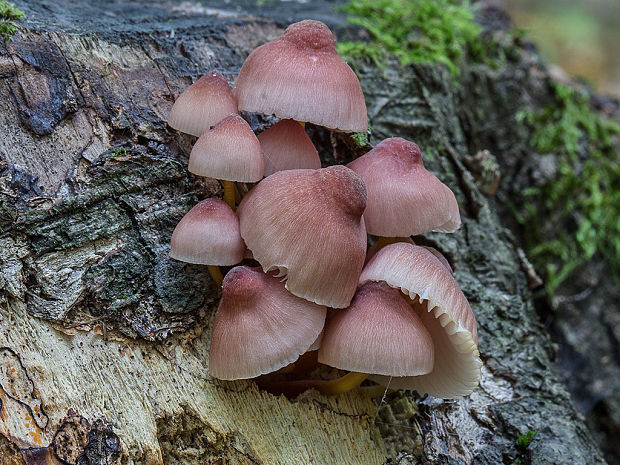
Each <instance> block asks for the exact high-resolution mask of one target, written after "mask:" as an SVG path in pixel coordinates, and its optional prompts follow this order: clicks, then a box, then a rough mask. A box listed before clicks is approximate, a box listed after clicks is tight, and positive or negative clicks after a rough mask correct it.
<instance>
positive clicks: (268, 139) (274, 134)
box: [258, 119, 321, 176]
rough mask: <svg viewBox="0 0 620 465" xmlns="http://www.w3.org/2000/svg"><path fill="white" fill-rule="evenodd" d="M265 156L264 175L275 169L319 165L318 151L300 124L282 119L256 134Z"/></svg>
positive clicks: (317, 166)
mask: <svg viewBox="0 0 620 465" xmlns="http://www.w3.org/2000/svg"><path fill="white" fill-rule="evenodd" d="M258 140H259V141H260V145H261V147H262V149H263V154H264V156H265V176H269V175H271V174H273V173H275V172H276V171H284V170H294V169H298V168H300V169H305V168H307V169H313V170H318V169H319V168H320V167H321V159H320V158H319V152H318V151H317V150H316V148H315V147H314V145H313V144H312V141H311V140H310V137H308V134H306V131H305V130H304V128H303V127H301V124H299V123H298V122H296V121H293V120H292V119H284V120H282V121H280V122H278V123H276V124H275V125H274V126H272V127H270V128H269V129H267V130H266V131H264V132H261V133H260V134H259V135H258Z"/></svg>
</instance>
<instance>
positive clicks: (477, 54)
mask: <svg viewBox="0 0 620 465" xmlns="http://www.w3.org/2000/svg"><path fill="white" fill-rule="evenodd" d="M342 10H343V11H345V12H346V13H348V15H349V16H348V20H349V22H351V23H353V24H356V25H359V26H361V27H363V28H364V29H366V30H367V31H368V33H369V34H370V38H371V40H370V41H369V42H340V43H339V44H338V52H339V53H340V54H341V55H342V56H343V57H344V58H345V59H348V60H352V59H353V60H354V59H356V58H360V57H366V58H370V59H371V60H373V61H374V62H375V63H376V64H377V65H379V66H382V64H383V63H384V62H385V59H386V57H387V56H388V54H392V55H395V56H396V57H398V59H399V60H400V62H401V63H402V64H403V65H407V64H409V63H414V62H429V63H436V62H439V63H444V64H445V65H446V66H447V67H448V68H449V69H450V71H451V73H452V74H453V75H454V76H456V75H457V74H458V70H459V64H460V63H461V61H462V60H463V59H464V58H465V57H466V56H467V55H469V56H470V57H472V58H474V59H475V60H481V59H482V58H483V52H484V48H485V47H484V43H483V40H482V39H481V37H480V29H481V28H480V26H479V25H478V24H476V23H475V22H474V14H473V12H472V9H471V6H470V4H469V3H468V2H467V1H464V2H460V1H456V0H411V1H408V2H402V1H400V0H350V1H349V3H348V4H347V5H346V6H345V7H343V8H342Z"/></svg>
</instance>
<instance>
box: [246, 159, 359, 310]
mask: <svg viewBox="0 0 620 465" xmlns="http://www.w3.org/2000/svg"><path fill="white" fill-rule="evenodd" d="M365 206H366V190H365V188H364V182H363V181H362V180H361V178H360V177H359V176H357V175H356V174H355V173H354V172H353V171H351V170H350V169H348V168H346V167H344V166H331V167H329V168H323V169H320V170H288V171H279V172H277V173H275V174H272V175H271V176H269V177H267V178H265V179H264V180H263V181H262V182H260V183H259V184H257V185H256V186H254V188H253V189H252V190H251V191H250V192H249V193H248V194H247V195H246V196H245V197H244V199H243V200H242V201H241V204H240V205H239V208H238V210H237V213H238V214H239V220H240V225H241V237H243V238H244V240H245V242H246V244H247V245H248V248H249V249H250V250H251V251H252V254H253V255H254V259H255V260H257V261H258V262H259V263H260V264H261V266H262V267H263V269H264V270H265V271H270V270H275V269H278V270H279V271H280V276H284V275H286V288H287V289H288V290H289V291H290V292H292V293H293V294H295V295H296V296H299V297H302V298H304V299H307V300H310V301H312V302H316V303H318V304H321V305H327V306H329V307H334V308H344V307H347V306H348V305H349V303H350V302H351V299H352V298H353V295H354V294H355V289H356V287H357V282H358V278H359V275H360V272H361V270H362V266H363V264H364V257H365V255H366V229H365V226H364V222H363V219H362V213H363V212H364V208H365Z"/></svg>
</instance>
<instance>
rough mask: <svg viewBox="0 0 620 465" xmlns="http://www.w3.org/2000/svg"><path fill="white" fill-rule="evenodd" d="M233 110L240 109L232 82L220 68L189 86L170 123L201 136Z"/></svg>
mask: <svg viewBox="0 0 620 465" xmlns="http://www.w3.org/2000/svg"><path fill="white" fill-rule="evenodd" d="M232 113H238V110H237V102H236V101H235V99H234V97H233V95H232V92H231V91H230V87H229V86H228V82H226V80H225V79H224V77H223V76H222V75H221V74H220V73H218V72H217V71H211V72H210V73H209V74H206V75H205V76H203V77H201V78H200V79H198V80H197V81H196V82H194V83H193V84H192V85H191V86H189V87H188V88H187V89H185V92H183V93H182V94H181V95H179V97H178V98H177V100H176V102H174V105H173V106H172V110H171V111H170V115H169V116H168V124H169V125H170V126H171V127H173V128H174V129H177V130H179V131H181V132H184V133H186V134H191V135H192V136H200V135H202V134H203V133H204V132H205V131H206V130H207V129H209V128H210V127H211V126H213V125H215V124H217V123H219V122H220V121H221V120H223V119H224V118H226V117H227V116H228V115H230V114H232Z"/></svg>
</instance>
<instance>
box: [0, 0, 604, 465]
mask: <svg viewBox="0 0 620 465" xmlns="http://www.w3.org/2000/svg"><path fill="white" fill-rule="evenodd" d="M16 3H17V5H18V7H20V8H21V9H22V10H23V11H24V12H25V13H26V19H25V20H24V21H23V22H21V23H20V31H19V32H18V33H17V35H16V37H15V40H14V41H12V42H10V43H7V44H6V45H5V46H4V47H3V48H1V49H0V51H1V53H0V134H1V137H0V163H1V164H0V228H2V234H1V235H0V268H1V269H2V274H1V275H0V365H1V366H0V388H1V389H0V401H1V410H0V433H1V434H0V463H1V464H3V465H4V464H10V463H11V464H20V463H26V464H28V465H30V464H35V463H51V464H54V463H59V464H60V463H69V464H78V463H79V464H113V463H123V464H132V463H135V464H143V463H144V464H160V463H165V464H173V463H174V464H176V463H179V464H198V463H213V464H223V463H230V464H250V463H252V464H254V463H257V464H270V465H272V464H299V463H315V464H344V463H355V464H364V465H370V464H381V463H394V462H396V463H401V464H405V463H433V464H448V463H450V464H454V463H466V464H472V463H476V464H497V463H536V464H559V463H566V464H580V463H583V464H585V463H588V464H597V463H604V462H603V459H602V458H601V456H600V452H599V451H598V448H597V446H596V445H595V444H594V443H593V441H592V439H591V437H590V435H589V433H588V430H587V428H586V427H585V425H584V423H583V421H582V420H581V419H580V418H578V416H577V415H576V413H575V410H574V408H573V405H572V402H571V400H570V397H569V395H568V393H567V390H566V388H565V386H564V385H563V384H562V383H561V382H560V380H559V378H558V375H557V373H556V369H555V368H554V366H553V362H552V359H553V357H554V355H553V349H552V347H551V344H550V342H549V339H548V337H547V334H546V332H545V330H544V328H543V326H542V325H541V323H540V322H539V320H538V317H537V315H536V314H535V312H534V310H533V305H532V301H531V295H530V292H529V291H528V275H527V267H526V266H524V265H525V264H526V260H525V259H524V256H523V255H522V254H520V253H519V250H518V247H517V246H516V245H515V240H514V238H513V236H512V234H511V233H510V232H509V231H508V230H507V229H505V228H504V227H503V226H502V225H501V222H500V220H499V218H498V216H497V214H496V210H495V208H494V199H493V198H492V197H490V196H485V195H484V194H483V193H482V191H485V189H486V188H485V186H484V185H483V184H481V181H480V179H476V178H475V177H474V176H473V174H472V173H475V172H476V170H475V169H474V168H472V167H471V166H472V165H471V155H473V153H471V152H470V150H471V148H472V147H474V146H476V145H477V143H478V142H477V140H476V139H475V138H476V134H479V133H480V132H481V131H480V130H479V129H476V130H472V128H471V126H469V125H468V122H471V121H475V122H476V123H477V122H478V121H479V118H477V117H476V115H474V114H472V112H474V111H476V108H473V107H469V106H468V105H470V104H472V102H473V101H477V100H479V108H485V107H486V106H489V107H490V106H492V103H491V102H496V100H495V99H494V92H496V91H497V90H498V89H500V90H502V91H505V92H506V94H505V95H504V98H506V99H509V98H510V97H509V95H510V93H509V92H510V91H513V92H516V91H515V89H514V88H512V87H511V85H515V86H516V85H523V83H527V88H528V89H530V90H531V89H534V90H533V91H532V93H531V96H532V98H538V97H541V98H542V97H544V93H545V92H544V90H540V87H541V84H540V83H541V82H542V80H544V79H546V77H541V76H537V75H536V73H534V72H531V71H528V69H527V64H526V63H523V62H521V63H518V64H511V65H506V67H504V68H502V69H499V70H496V69H491V68H488V67H477V68H471V69H467V70H465V72H464V74H463V75H462V77H461V83H460V84H459V83H457V82H455V80H454V79H453V78H452V77H451V76H450V74H449V72H448V71H447V70H446V69H445V67H443V66H441V65H436V64H435V65H433V64H430V65H412V66H408V67H402V66H400V65H399V64H397V63H391V64H390V66H388V67H387V68H386V69H384V70H378V69H376V68H374V67H373V66H371V65H370V64H367V63H357V64H356V66H357V71H358V73H359V75H360V79H361V83H362V88H363V89H364V92H365V95H366V98H367V105H368V110H369V116H370V119H371V122H370V125H371V127H372V129H373V142H376V141H378V140H381V139H382V138H384V137H389V136H402V137H405V138H408V139H411V140H415V141H417V142H418V143H419V144H420V146H421V147H422V149H423V150H425V151H426V155H427V158H426V161H425V163H426V165H427V167H428V168H430V169H431V170H433V171H434V172H435V173H437V174H438V176H439V177H440V179H442V181H443V182H445V183H446V184H448V185H449V186H450V187H451V188H452V189H453V190H454V191H455V193H456V196H457V199H458V201H459V204H460V206H461V212H462V216H463V227H462V229H461V230H460V231H458V232H457V233H455V234H452V235H446V234H434V233H433V234H428V235H425V237H424V238H418V240H419V241H421V242H423V243H425V244H426V243H427V244H429V245H433V246H434V247H436V248H438V249H439V250H441V251H442V252H443V253H444V254H445V255H446V256H447V257H448V259H449V261H450V263H451V265H452V266H453V268H454V270H455V277H456V279H457V281H458V282H459V284H460V285H461V286H462V289H463V291H464V293H465V295H466V296H467V298H468V299H469V301H470V303H471V305H472V307H473V309H474V312H475V314H476V317H477V319H478V325H479V338H480V352H481V354H482V357H483V360H484V362H485V364H484V367H483V377H482V383H481V386H480V388H478V389H477V390H476V391H475V392H474V393H473V394H472V395H471V396H469V397H467V398H465V399H461V400H458V401H443V400H441V399H435V398H429V397H427V398H424V399H422V400H421V399H419V398H418V397H416V396H414V395H413V394H411V393H392V394H388V395H387V396H386V399H385V400H383V401H380V400H379V399H375V401H374V402H373V400H372V399H371V398H370V396H369V395H366V394H364V393H363V392H361V391H360V392H352V393H349V394H346V395H341V396H338V397H335V398H326V397H323V396H320V395H318V394H316V393H314V392H311V393H306V394H304V395H302V396H301V397H300V398H299V399H297V400H294V401H291V400H288V399H286V398H284V397H277V396H273V395H271V394H268V393H266V392H264V391H261V390H259V389H258V388H257V386H256V385H255V384H254V383H253V382H251V381H247V382H246V381H240V382H222V381H218V380H215V379H212V378H210V377H209V375H208V362H207V353H208V347H209V335H210V325H211V323H212V317H213V313H214V308H215V306H216V305H217V299H218V291H217V288H216V286H214V285H213V283H212V282H211V280H210V278H209V276H208V273H207V272H206V270H205V269H204V268H202V267H199V266H192V265H183V264H180V263H178V262H174V261H173V260H170V259H169V258H168V251H169V240H170V236H171V234H172V230H173V229H174V226H175V225H176V223H177V222H178V221H179V220H180V218H181V217H182V216H183V214H184V213H185V212H186V211H187V210H188V209H189V208H190V207H191V206H192V205H194V204H195V203H196V202H197V201H198V200H199V199H202V198H206V197H209V196H214V195H220V194H221V192H220V187H219V184H218V183H217V182H215V181H212V180H205V179H199V178H197V177H194V176H192V175H190V174H188V173H187V170H186V166H187V157H188V154H189V151H190V149H191V145H192V143H193V141H194V138H192V137H189V136H185V135H180V134H178V133H177V132H176V131H173V130H171V129H170V128H169V127H167V125H166V119H167V115H168V112H169V110H170V108H171V106H172V103H173V102H174V99H175V98H176V96H177V95H178V94H179V92H181V91H182V90H183V89H184V88H185V87H187V85H188V84H190V83H191V81H192V79H193V78H194V79H195V78H196V77H198V76H200V75H202V74H205V73H206V72H208V71H210V70H212V69H218V70H219V71H220V72H222V73H223V74H224V76H225V77H226V78H227V79H228V80H229V81H230V82H231V83H232V81H233V80H234V78H235V76H236V73H237V72H238V70H239V68H240V66H241V63H242V61H243V59H244V58H245V56H247V54H248V53H249V52H250V51H251V50H252V49H253V48H254V47H256V46H257V45H259V44H261V43H264V42H265V41H268V40H270V39H272V38H274V37H276V36H278V35H279V34H281V32H282V31H283V28H284V26H285V25H286V24H287V23H288V22H290V21H291V20H299V19H303V18H304V17H307V15H309V14H310V13H309V6H308V5H305V4H303V3H290V2H282V3H280V2H268V4H267V6H266V9H264V10H260V9H259V8H258V7H256V6H255V5H254V2H237V3H235V7H234V8H233V7H231V8H230V9H229V10H227V9H222V8H218V7H217V6H209V5H210V3H213V4H214V5H216V4H217V3H218V2H204V3H203V4H193V3H182V4H180V5H176V4H174V5H173V4H169V3H166V2H162V1H155V2H152V1H151V2H146V1H139V0H136V1H132V2H130V3H109V2H100V1H96V2H88V4H87V5H82V4H81V5H80V7H79V8H75V7H73V6H72V5H74V3H72V2H69V1H68V0H60V1H58V2H55V3H54V4H53V5H48V4H47V3H44V2H36V1H23V2H16ZM333 4H334V2H328V1H326V2H314V3H313V5H312V16H313V17H315V18H318V19H321V20H324V21H326V22H328V24H329V25H330V26H332V27H333V28H334V29H335V30H336V31H339V32H341V33H342V34H349V33H350V34H355V33H356V31H355V30H347V27H346V25H345V20H344V18H343V17H342V16H341V15H339V14H338V13H334V12H332V11H331V10H330V7H331V6H333ZM304 9H305V10H304ZM259 14H262V15H264V17H259ZM515 71H519V73H521V74H517V75H516V76H518V78H517V77H514V76H513V75H512V74H509V73H513V72H515ZM468 81H469V83H470V84H471V87H469V86H468V87H463V83H465V84H467V83H468ZM537 89H538V91H537ZM467 91H469V92H471V93H468V92H467ZM537 92H538V94H537ZM520 98H521V97H520ZM514 105H515V104H514V103H512V104H511V106H510V108H509V109H506V110H505V111H506V112H507V113H508V112H509V111H512V110H511V109H512V108H513V107H514ZM497 113H498V115H497V119H496V120H495V121H494V122H489V124H490V125H493V124H495V125H497V126H498V127H501V128H507V127H510V125H511V123H510V122H508V121H503V120H502V118H501V113H502V111H501V109H500V110H497ZM254 123H255V125H256V124H259V122H257V121H254ZM309 129H310V131H311V133H312V134H313V137H314V140H315V141H316V142H317V144H318V145H319V146H320V147H321V148H322V156H323V158H324V161H325V162H333V161H338V162H345V161H347V160H350V159H351V158H352V157H354V156H355V153H354V151H353V150H352V149H351V144H350V139H348V138H347V137H346V136H344V135H340V134H330V133H329V132H327V131H325V130H322V129H320V128H312V127H310V128H309ZM483 140H484V139H483V138H480V141H483ZM480 143H481V144H483V142H480ZM429 156H430V158H429ZM467 163H469V164H467ZM468 166H469V167H468ZM378 404H380V407H377V405H378ZM528 431H536V432H537V434H536V436H535V437H534V438H533V440H532V442H531V444H530V445H529V446H527V447H523V446H519V445H518V444H517V438H518V436H519V435H524V434H526V433H527V432H528ZM390 460H392V462H389V461H390Z"/></svg>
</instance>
